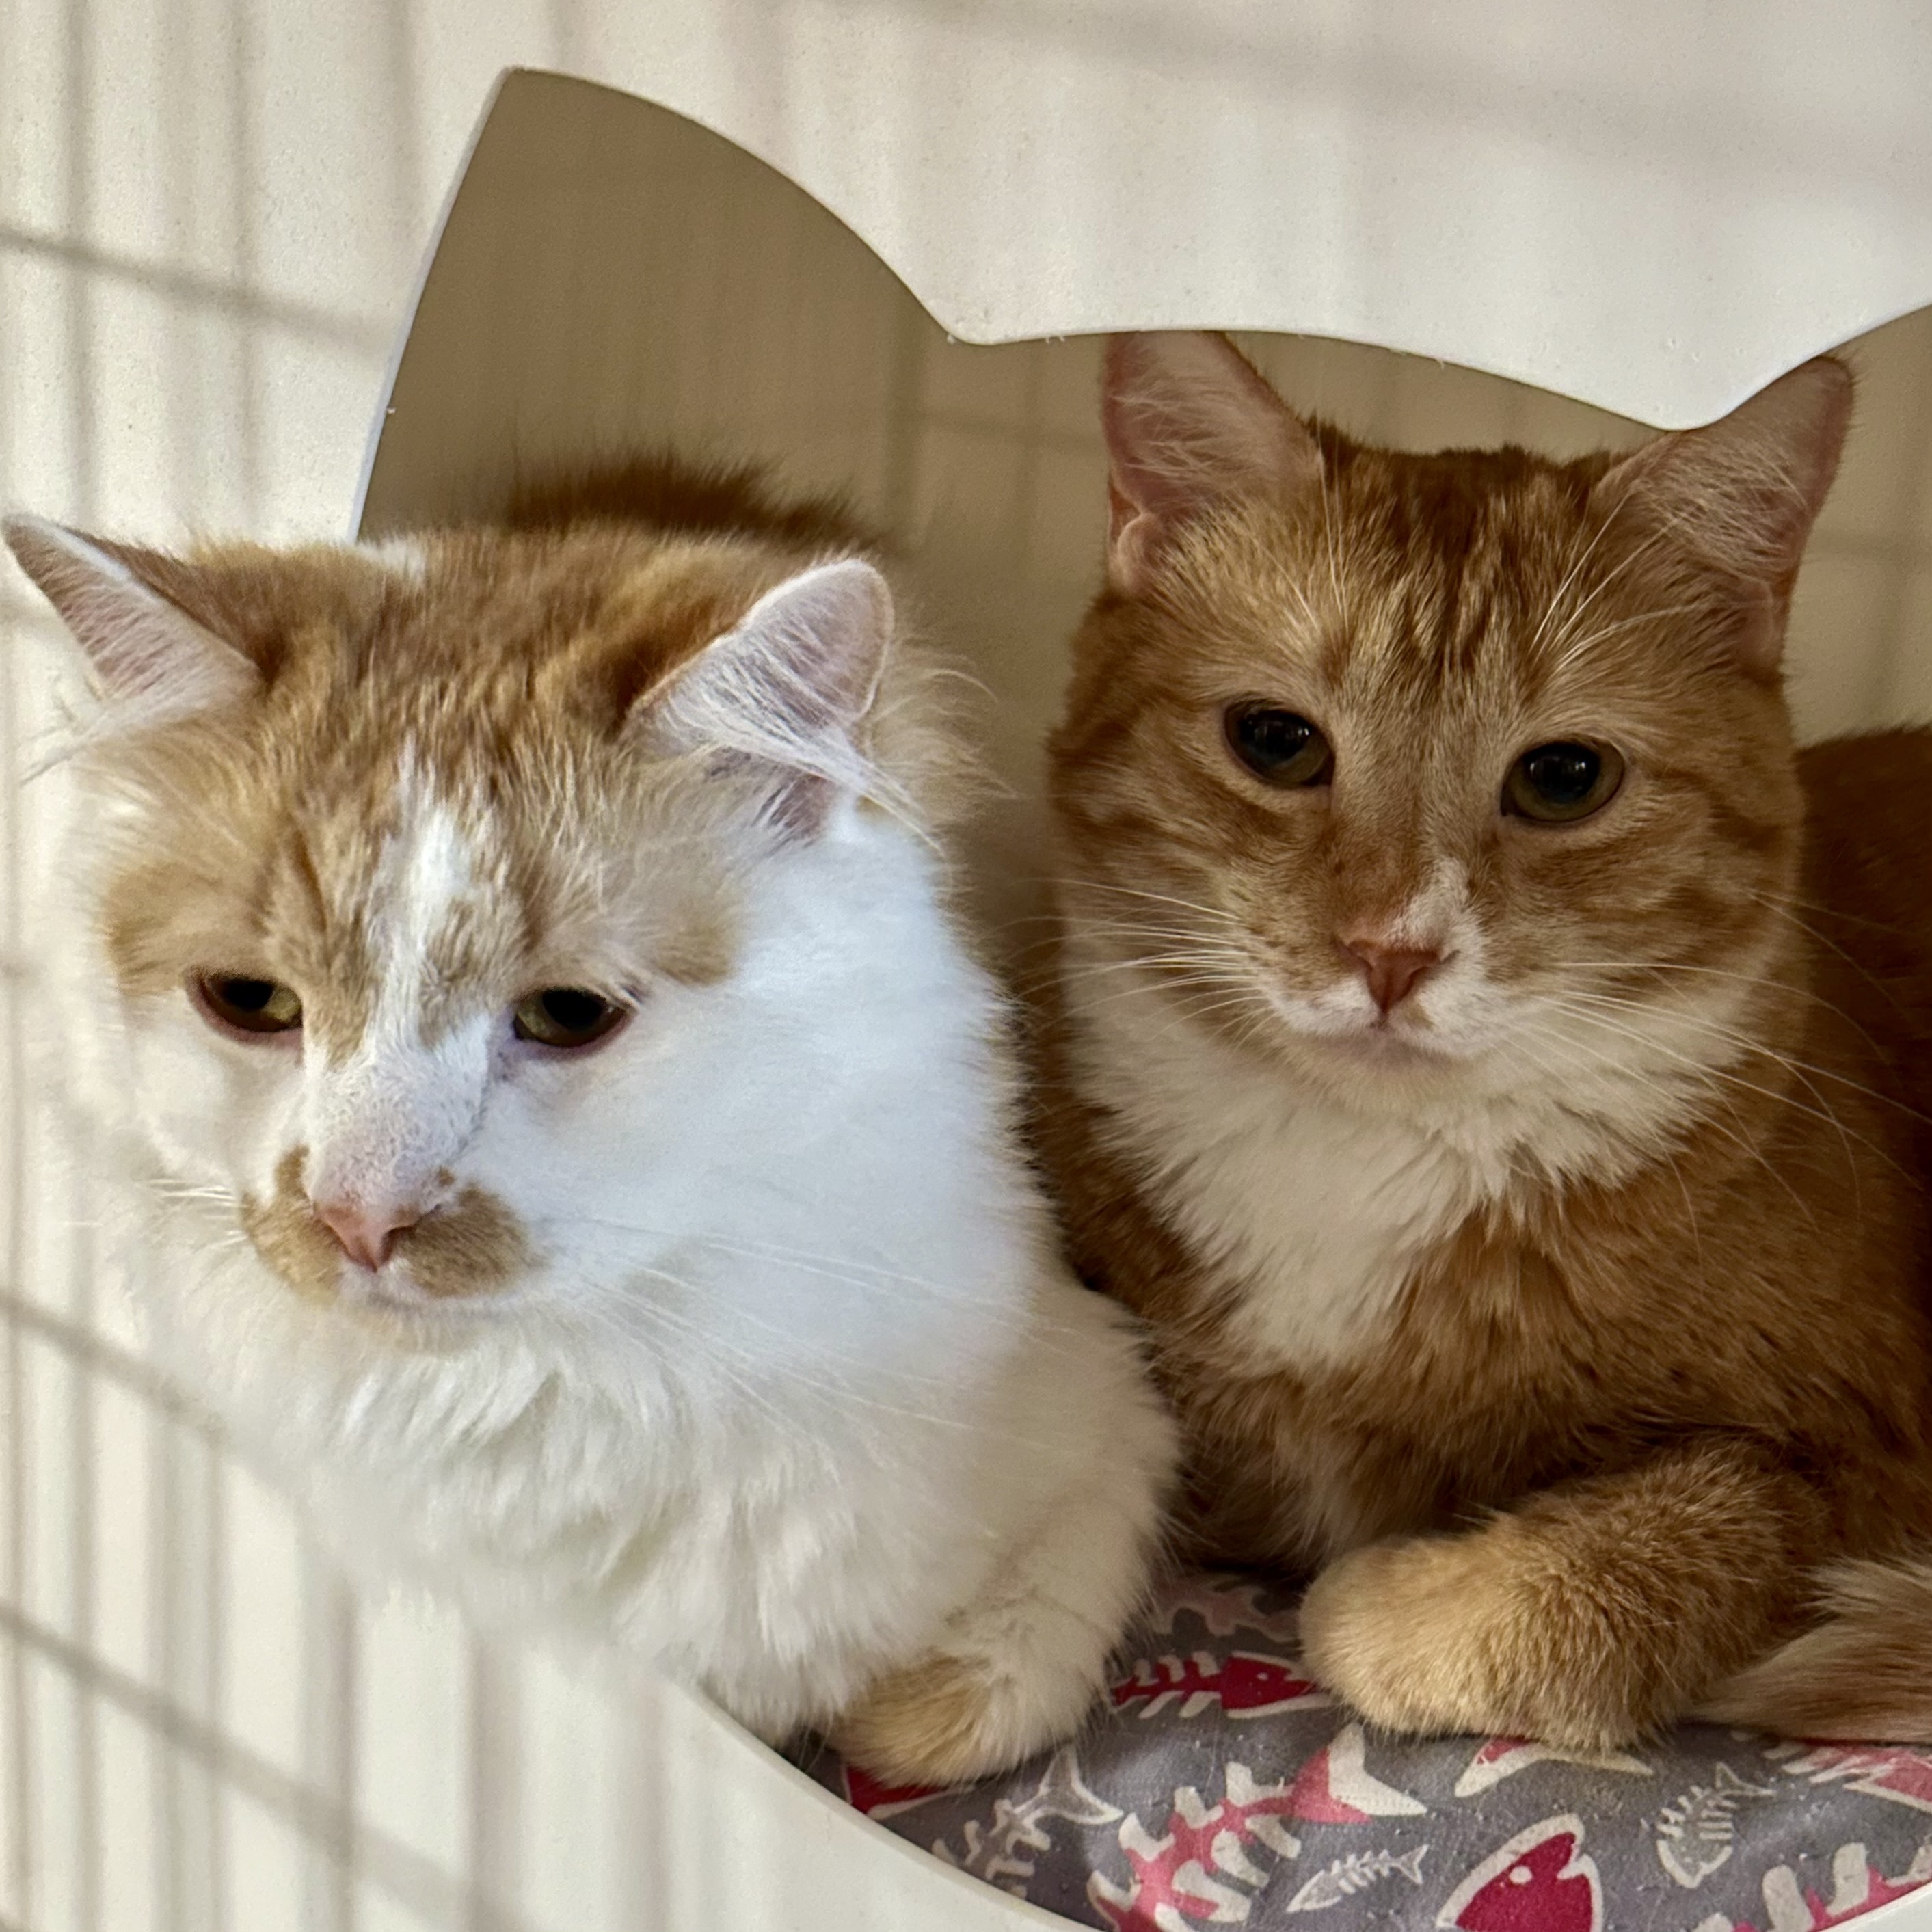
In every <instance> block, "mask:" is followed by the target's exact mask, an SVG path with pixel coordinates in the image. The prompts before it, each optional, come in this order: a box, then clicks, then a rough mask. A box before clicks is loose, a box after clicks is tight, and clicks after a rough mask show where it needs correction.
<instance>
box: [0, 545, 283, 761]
mask: <svg viewBox="0 0 1932 1932" xmlns="http://www.w3.org/2000/svg"><path fill="white" fill-rule="evenodd" d="M0 531H4V532H5V536H6V539H7V547H8V548H9V549H10V550H12V551H13V554H14V556H15V557H16V558H17V559H19V562H20V568H22V569H23V570H24V571H26V573H27V574H28V576H29V577H31V578H32V579H33V580H34V583H36V584H37V585H38V586H40V590H41V592H42V593H43V595H45V596H46V599H47V601H48V602H49V603H50V604H52V606H53V607H54V608H55V610H58V612H59V613H60V615H61V619H62V622H64V623H65V625H66V626H67V628H68V632H69V634H71V636H72V637H73V638H74V641H75V642H76V643H77V644H79V645H80V648H81V649H82V651H83V652H84V653H85V654H86V658H87V660H88V662H89V664H90V665H91V666H92V669H93V670H94V673H95V676H96V678H97V679H98V681H99V683H100V685H101V689H102V691H103V692H104V694H105V696H106V697H107V700H108V701H109V703H110V706H113V707H115V708H116V709H120V710H122V711H124V712H125V713H126V715H127V717H128V718H129V720H130V721H139V722H140V723H142V724H160V723H163V722H166V721H169V720H170V719H174V718H186V717H191V716H193V715H195V714H196V713H197V712H202V711H206V710H211V709H214V707H215V706H217V705H222V704H226V703H233V702H234V701H236V700H238V699H239V698H242V697H246V696H248V694H249V693H250V692H251V691H254V690H256V689H257V688H258V687H259V685H260V682H261V679H260V673H258V672H257V670H256V668H255V667H254V665H253V664H251V663H250V662H249V661H248V658H245V657H244V656H243V655H242V653H241V652H239V651H238V650H236V649H235V648H234V647H233V646H232V645H230V644H228V643H224V642H223V640H222V639H220V637H217V636H216V635H215V634H214V632H213V631H210V630H208V629H207V628H205V626H204V625H201V624H199V623H197V622H196V621H195V620H194V619H193V618H192V617H190V616H188V615H187V613H186V612H185V611H184V610H179V609H178V608H176V607H175V605H174V604H171V603H169V601H168V600H167V599H166V598H165V597H163V596H162V595H160V593H159V592H157V591H156V590H155V589H154V588H153V586H151V585H150V584H148V583H145V581H143V580H142V577H141V576H140V574H139V570H138V565H139V559H140V557H141V556H142V554H143V553H141V552H139V551H135V550H127V549H125V548H124V547H121V546H118V545H116V546H115V548H114V549H113V550H108V549H107V548H105V547H103V546H102V545H101V544H99V543H98V542H96V541H95V539H93V538H91V537H87V536H83V535H81V534H80V532H78V531H77V530H71V529H68V528H67V527H66V526H65V525H64V524H61V523H49V522H47V521H46V520H45V519H44V518H43V517H24V516H15V517H7V518H6V519H5V522H4V523H0Z"/></svg>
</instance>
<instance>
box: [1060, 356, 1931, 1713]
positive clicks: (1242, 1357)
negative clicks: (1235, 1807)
mask: <svg viewBox="0 0 1932 1932" xmlns="http://www.w3.org/2000/svg"><path fill="white" fill-rule="evenodd" d="M1850 404H1851V380H1850V378H1849V375H1848V374H1847V373H1846V371H1845V369H1844V368H1843V366H1842V365H1840V364H1839V363H1838V362H1835V361H1833V360H1831V359H1821V360H1820V361H1817V362H1811V363H1808V364H1807V365H1805V367H1804V368H1801V369H1799V370H1797V371H1794V372H1793V374H1790V375H1789V376H1787V377H1784V379H1783V380H1781V381H1780V382H1778V383H1774V384H1773V385H1772V386H1771V387H1770V388H1769V389H1766V391H1765V392H1763V394H1762V395H1759V396H1757V397H1756V398H1754V399H1753V400H1752V401H1750V402H1748V403H1747V404H1745V405H1744V406H1743V407H1742V408H1741V409H1739V410H1737V411H1736V413H1734V414H1733V415H1732V416H1729V417H1727V419H1724V421H1723V422H1720V423H1718V424H1716V425H1713V426H1712V427H1711V428H1708V429H1704V430H1698V431H1689V432H1687V433H1685V434H1681V435H1673V436H1666V437H1661V438H1659V439H1658V440H1656V441H1655V442H1653V443H1650V444H1649V445H1648V446H1646V447H1645V448H1643V449H1640V450H1639V451H1638V452H1636V453H1635V454H1634V455H1630V456H1627V457H1624V458H1612V457H1610V456H1608V455H1597V456H1592V457H1587V458H1583V459H1582V460H1579V461H1577V462H1573V463H1557V462H1552V461H1547V460H1544V459H1542V458H1538V457H1536V456H1534V455H1529V454H1528V453H1526V452H1523V451H1522V450H1519V449H1504V450H1499V451H1492V452H1468V451H1454V452H1448V453H1446V454H1444V455H1436V456H1426V457H1425V456H1406V455H1396V454H1393V453H1391V452H1386V451H1382V450H1377V449H1367V448H1364V447H1363V446H1360V445H1358V444H1356V443H1352V442H1350V441H1349V440H1347V439H1346V438H1345V437H1342V436H1341V435H1340V434H1337V433H1336V432H1335V431H1333V430H1331V429H1330V428H1326V427H1325V426H1322V425H1312V424H1307V423H1304V422H1301V421H1300V420H1299V419H1297V418H1296V417H1295V416H1293V415H1292V414H1291V413H1290V412H1289V410H1287V409H1286V407H1284V406H1283V404H1282V403H1281V402H1280V401H1279V400H1278V398H1277V397H1276V396H1275V395H1274V392H1272V391H1271V389H1269V388H1268V386H1267V385H1266V384H1265V383H1263V382H1262V380H1261V379H1260V377H1259V376H1257V375H1256V374H1255V372H1254V371H1253V370H1252V369H1250V368H1249V366H1248V365H1247V363H1245V362H1244V361H1243V360H1242V359H1241V357H1240V356H1238V354H1237V353H1235V351H1234V350H1233V349H1232V347H1230V346H1229V344H1227V343H1226V341H1223V340H1222V339H1221V338H1219V337H1215V336H1208V335H1153V336H1138V337H1127V338H1121V339H1120V340H1118V341H1116V342H1115V344H1113V345H1112V347H1111V350H1110V352H1109V360H1108V365H1107V375H1106V396H1105V416H1106V434H1107V440H1108V446H1109V453H1110V457H1111V460H1112V489H1111V493H1112V527H1111V531H1110V534H1109V547H1108V580H1107V584H1106V589H1104V590H1103V592H1102V593H1101V595H1100V596H1099V598H1097V600H1096V601H1095V603H1094V606H1093V607H1092V610H1091V612H1090V613H1089V614H1088V618H1087V619H1086V621H1085V624H1084V625H1083V626H1082V629H1081V631H1080V632H1079V637H1078V639H1077V640H1076V664H1075V671H1074V676H1073V686H1072V691H1071V695H1070V699H1069V702H1068V707H1067V717H1066V719H1065V721H1064V723H1063V724H1061V727H1059V729H1058V731H1057V733H1055V736H1054V739H1053V741H1052V795H1053V801H1054V805H1055V811H1056V814H1057V819H1058V829H1059V835H1060V838H1061V845H1062V857H1063V861H1064V871H1065V873H1066V875H1067V876H1066V878H1065V880H1064V884H1063V886H1062V890H1061V909H1062V913H1063V922H1062V930H1061V940H1060V954H1059V962H1060V971H1059V973H1058V990H1057V993H1056V995H1055V998H1054V1001H1053V1005H1052V1012H1051V1013H1050V1014H1049V1019H1048V1024H1047V1025H1046V1029H1045V1032H1046V1040H1045V1061H1046V1089H1045V1094H1044V1098H1043V1106H1042V1112H1043V1118H1042V1122H1041V1133H1042V1138H1043V1146H1044V1148H1045V1150H1046V1154H1047V1156H1048V1158H1049V1162H1050V1163H1051V1166H1052V1168H1053V1169H1054V1170H1055V1173H1056V1176H1057V1178H1058V1184H1059V1186H1060V1188H1061V1193H1062V1198H1063V1200H1064V1205H1065V1209H1066V1214H1067V1221H1068V1224H1069V1227H1070V1232H1071V1237H1072V1240H1073V1247H1074V1250H1075V1255H1076V1260H1077V1261H1078V1262H1079V1264H1080V1265H1082V1267H1083V1268H1085V1270H1086V1271H1088V1273H1089V1274H1090V1275H1091V1277H1093V1278H1094V1280H1097V1281H1098V1282H1100V1283H1102V1284H1103V1285H1104V1286H1106V1287H1107V1288H1109V1289H1111V1290H1112V1292H1114V1293H1115V1294H1116V1295H1119V1296H1121V1298H1124V1300H1125V1301H1127V1302H1129V1303H1130V1304H1132V1305H1133V1307H1135V1308H1136V1309H1138V1310H1140V1311H1141V1312H1142V1313H1143V1314H1144V1315H1145V1316H1147V1317H1148V1318H1149V1319H1150V1320H1151V1322H1152V1323H1153V1324H1154V1327H1155V1328H1156V1331H1157V1335H1158V1337H1159V1348H1160V1366H1161V1371H1162V1374H1163V1379H1164V1380H1165V1382H1166V1386H1167V1388H1169V1391H1170V1392H1171V1393H1172V1395H1173V1396H1174V1397H1175V1400H1176V1401H1177V1403H1178V1405H1179V1406H1180V1409H1181V1412H1182V1414H1183V1415H1184V1418H1185V1421H1186V1424H1187V1429H1188V1432H1189V1436H1190V1443H1191V1448H1192V1454H1193V1479H1194V1490H1193V1494H1194V1499H1195V1508H1196V1528H1197V1529H1198V1532H1199V1541H1200V1542H1201V1543H1202V1545H1203V1547H1206V1548H1209V1549H1211V1550H1214V1552H1216V1553H1219V1554H1220V1555H1223V1556H1232V1557H1235V1558H1237V1559H1247V1560H1251V1561H1260V1562H1269V1563H1272V1564H1274V1565H1282V1566H1286V1567H1289V1568H1292V1569H1296V1570H1299V1571H1304V1572H1305V1573H1316V1582H1315V1583H1314V1584H1313V1588H1312V1589H1310V1592H1309V1595H1308V1596H1307V1600H1306V1601H1305V1604H1304V1609H1303V1634H1304V1644H1305V1648H1306V1654H1307V1657H1308V1658H1309V1661H1310V1663H1311V1664H1312V1665H1313V1667H1314V1668H1315V1669H1316V1671H1317V1673H1319V1675H1320V1676H1322V1678H1323V1679H1325V1681H1326V1682H1328V1683H1329V1684H1330V1685H1332V1686H1333V1687H1334V1688H1336V1689H1337V1691H1339V1692H1340V1693H1341V1694H1343V1695H1344V1696H1345V1697H1346V1698H1348V1699H1349V1700H1350V1701H1351V1702H1352V1703H1354V1704H1355V1706H1357V1707H1358V1709H1361V1711H1362V1712H1364V1714H1366V1715H1367V1716H1368V1717H1370V1718H1372V1719H1373V1720H1375V1721H1377V1722H1379V1723H1381V1724H1385V1725H1387V1726H1389V1727H1392V1728H1394V1729H1397V1730H1410V1731H1421V1732H1429V1731H1442V1730H1478V1731H1487V1732H1495V1733H1512V1734H1515V1735H1518V1736H1536V1737H1539V1738H1543V1739H1548V1740H1551V1741H1553V1742H1558V1743H1560V1744H1562V1745H1570V1746H1575V1747H1586V1748H1591V1747H1604V1746H1608V1745H1613V1744H1615V1743H1616V1742H1619V1741H1622V1740H1625V1739H1629V1738H1631V1737H1632V1736H1634V1735H1637V1734H1638V1733H1643V1732H1644V1731H1646V1730H1649V1729H1651V1728H1652V1727H1655V1726H1657V1725H1659V1724H1663V1723H1664V1722H1667V1721H1669V1720H1670V1719H1672V1718H1676V1717H1678V1716H1679V1715H1683V1714H1685V1713H1686V1712H1690V1711H1692V1710H1694V1709H1703V1710H1705V1711H1706V1712H1710V1713H1712V1714H1713V1715H1721V1716H1723V1717H1724V1718H1727V1719H1730V1720H1732V1721H1742V1722H1749V1723H1753V1724H1763V1725H1766V1726H1768V1727H1775V1728H1779V1729H1784V1730H1795V1731H1799V1732H1802V1733H1810V1734H1813V1735H1820V1734H1823V1735H1838V1736H1874V1737H1877V1736H1885V1737H1927V1736H1932V1566H1928V1565H1927V1562H1926V1560H1925V1559H1927V1557H1932V1430H1928V1419H1932V1325H1928V1319H1927V1316H1928V1310H1927V1294H1926V1291H1925V1281H1924V1265H1925V1264H1924V1256H1925V1255H1926V1253H1927V1247H1926V1234H1927V1229H1926V1216H1925V1209H1924V1195H1923V1188H1922V1185H1921V1178H1920V1177H1921V1174H1922V1172H1923V1171H1924V1154H1925V1149H1924V1147H1923V1146H1922V1145H1921V1143H1920V1138H1919V1134H1918V1129H1919V1127H1920V1124H1921V1122H1920V1116H1919V1115H1918V1112H1917V1111H1916V1109H1917V1108H1918V1106H1921V1105H1922V1103H1923V1098H1924V1094H1925V1093H1926V1092H1927V1091H1932V1082H1927V1081H1926V1080H1925V1079H1924V1078H1923V1076H1924V1066H1923V1064H1922V1061H1921V1052H1922V1046H1921V1043H1923V1042H1924V1040H1925V1039H1926V1038H1927V1035H1928V1032H1932V1028H1928V1025H1927V1013H1928V1007H1932V907H1928V893H1927V883H1928V881H1932V865H1928V863H1927V860H1926V857H1925V852H1924V848H1925V845H1926V841H1927V829H1926V821H1925V817H1924V811H1925V806H1924V801H1925V799H1927V796H1929V795H1932V739H1928V738H1927V736H1923V735H1920V734H1916V733H1897V734H1892V735H1890V736H1885V737H1880V738H1874V739H1852V740H1847V741H1844V742H1841V743H1838V744H1836V745H1829V746H1824V747H1821V748H1819V749H1817V750H1816V751H1811V752H1808V753H1806V754H1802V755H1800V754H1797V753H1796V751H1794V749H1793V743H1792V737H1791V727H1790V720H1789V718H1788V715H1787V711H1786V708H1785V704H1784V698H1783V696H1782V694H1781V690H1780V685H1779V655H1780V650H1781V644H1782V640H1783V635H1784V628H1785V619H1786V613H1787V607H1788V604H1789V601H1790V592H1791V588H1792V584H1793V580H1794V578H1795V576H1796V572H1797V569H1798V565H1799V558H1800V556H1801V554H1802V550H1803V548H1804V545H1805V540H1806V538H1807V536H1808V533H1809V532H1810V529H1811V523H1812V521H1813V519H1814V517H1815V516H1816V514H1817V510H1818V508H1819V505H1820V503H1821V502H1823V499H1824V496H1825V493H1826V489H1827V487H1828V486H1829V484H1830V481H1831V479H1832V473H1833V471H1834V469H1835V466H1836V464H1837V461H1838V452H1839V448H1840V445H1841V441H1842V439H1843V434H1844V431H1845V428H1846V421H1847V419H1848V416H1849V410H1850ZM1808 814H1809V815H1808Z"/></svg>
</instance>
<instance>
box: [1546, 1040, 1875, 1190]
mask: <svg viewBox="0 0 1932 1932" xmlns="http://www.w3.org/2000/svg"><path fill="white" fill-rule="evenodd" d="M1560 1010H1562V1011H1563V1012H1565V1013H1567V1014H1568V1016H1569V1017H1571V1019H1577V1020H1580V1021H1583V1022H1585V1023H1586V1025H1596V1026H1601V1027H1602V1028H1605V1029H1606V1030H1607V1031H1610V1032H1613V1033H1615V1034H1618V1035H1619V1037H1622V1038H1623V1039H1626V1040H1631V1041H1633V1042H1635V1043H1637V1044H1638V1045H1640V1046H1643V1048H1645V1049H1646V1050H1647V1051H1649V1052H1653V1053H1661V1054H1662V1055H1664V1057H1665V1058H1667V1059H1668V1060H1670V1061H1673V1062H1677V1063H1680V1064H1682V1065H1684V1066H1685V1067H1689V1068H1691V1069H1692V1070H1694V1073H1697V1074H1698V1075H1700V1076H1702V1078H1703V1079H1705V1080H1706V1081H1708V1082H1713V1083H1719V1082H1721V1083H1722V1084H1723V1085H1726V1086H1728V1087H1731V1088H1736V1089H1737V1090H1738V1091H1740V1092H1743V1093H1748V1094H1755V1095H1757V1097H1760V1099H1763V1100H1769V1101H1772V1102H1773V1103H1776V1104H1778V1105H1779V1106H1787V1107H1790V1108H1791V1109H1793V1111H1794V1112H1797V1113H1800V1114H1804V1115H1809V1116H1810V1117H1811V1118H1813V1119H1814V1120H1816V1121H1819V1122H1820V1123H1821V1124H1824V1125H1826V1126H1828V1127H1831V1128H1832V1130H1834V1131H1835V1133H1837V1134H1838V1136H1839V1138H1840V1140H1841V1142H1842V1143H1843V1147H1844V1151H1845V1161H1846V1166H1847V1167H1848V1168H1849V1169H1850V1171H1851V1173H1852V1179H1853V1182H1854V1184H1856V1181H1857V1178H1858V1164H1857V1161H1856V1160H1855V1157H1853V1155H1852V1142H1854V1141H1856V1142H1858V1143H1859V1144H1860V1145H1863V1146H1864V1147H1865V1148H1867V1149H1869V1150H1870V1151H1871V1152H1873V1154H1876V1155H1878V1157H1879V1158H1880V1159H1881V1160H1884V1161H1885V1163H1887V1165H1888V1166H1892V1167H1894V1168H1896V1169H1897V1171H1898V1172H1900V1174H1904V1173H1905V1172H1906V1170H1905V1169H1903V1167H1902V1166H1900V1165H1899V1163H1897V1161H1896V1160H1894V1159H1893V1157H1891V1154H1889V1153H1888V1152H1887V1151H1886V1150H1885V1149H1884V1148H1882V1147H1880V1146H1879V1144H1878V1143H1877V1142H1875V1141H1873V1140H1872V1139H1870V1138H1869V1137H1868V1136H1865V1135H1863V1134H1855V1133H1852V1131H1851V1130H1849V1128H1847V1127H1846V1125H1845V1124H1844V1122H1843V1121H1841V1119H1840V1118H1838V1115H1837V1114H1836V1112H1834V1111H1833V1110H1832V1109H1831V1108H1830V1107H1829V1106H1826V1105H1824V1104H1823V1103H1821V1104H1820V1105H1818V1106H1806V1105H1805V1103H1804V1102H1803V1101H1802V1100H1799V1099H1798V1098H1797V1097H1796V1096H1795V1095H1793V1094H1781V1093H1780V1092H1779V1091H1778V1090H1777V1089H1776V1088H1772V1087H1765V1086H1762V1085H1759V1083H1758V1082H1756V1081H1752V1080H1747V1079H1745V1078H1744V1076H1742V1074H1739V1073H1733V1071H1731V1070H1730V1069H1729V1068H1727V1067H1718V1066H1714V1065H1712V1064H1709V1063H1708V1062H1706V1061H1700V1060H1698V1059H1697V1058H1696V1056H1695V1055H1691V1054H1685V1053H1679V1052H1675V1051H1674V1050H1673V1049H1670V1048H1668V1047H1665V1046H1663V1045H1661V1043H1659V1042H1658V1041H1656V1040H1653V1039H1652V1038H1651V1037H1649V1035H1648V1034H1644V1033H1642V1032H1640V1031H1638V1030H1637V1029H1636V1028H1631V1027H1622V1026H1619V1025H1616V1023H1615V1022H1613V1021H1610V1020H1607V1019H1605V1018H1604V1016H1603V1015H1602V1014H1601V1013H1592V1012H1590V1011H1588V1010H1583V1009H1580V1008H1577V1007H1573V1006H1570V1005H1568V1004H1564V1005H1563V1006H1562V1007H1561V1009H1560ZM1814 1097H1815V1094H1814ZM1766 1166H1767V1169H1769V1163H1768V1162H1767V1163H1766ZM1771 1171H1772V1172H1775V1170H1771ZM1908 1178H1909V1177H1908ZM1789 1186H1790V1184H1789V1183H1788V1182H1787V1187H1789ZM1791 1192H1792V1193H1793V1198H1794V1199H1796V1198H1798V1197H1797V1193H1796V1190H1795V1189H1793V1190H1791Z"/></svg>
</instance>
